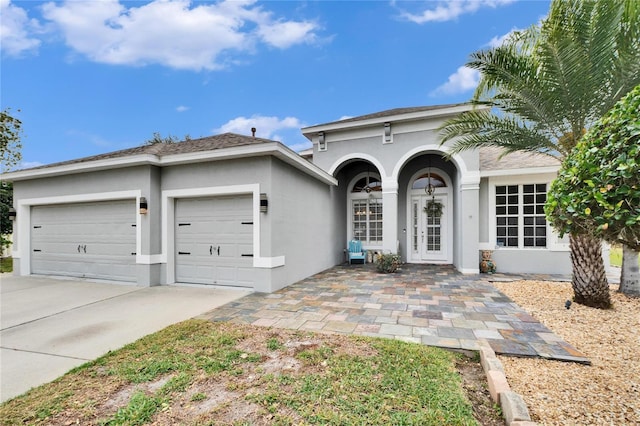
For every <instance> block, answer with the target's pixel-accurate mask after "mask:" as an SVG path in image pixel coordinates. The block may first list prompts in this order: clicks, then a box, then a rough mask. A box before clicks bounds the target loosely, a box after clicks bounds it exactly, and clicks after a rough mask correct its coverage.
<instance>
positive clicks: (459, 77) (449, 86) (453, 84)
mask: <svg viewBox="0 0 640 426" xmlns="http://www.w3.org/2000/svg"><path fill="white" fill-rule="evenodd" d="M479 82H480V72H479V71H477V70H474V69H471V68H467V67H465V66H462V67H460V68H458V70H457V71H456V72H455V73H454V74H451V75H450V76H449V79H448V80H447V82H446V83H444V84H443V85H441V86H439V87H437V88H436V89H435V90H434V91H433V92H431V96H438V95H454V94H458V93H464V92H467V91H469V90H474V89H475V88H476V87H477V86H478V83H479Z"/></svg>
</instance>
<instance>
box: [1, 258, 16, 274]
mask: <svg viewBox="0 0 640 426" xmlns="http://www.w3.org/2000/svg"><path fill="white" fill-rule="evenodd" d="M2 272H13V258H12V257H0V273H2Z"/></svg>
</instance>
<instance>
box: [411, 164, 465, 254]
mask: <svg viewBox="0 0 640 426" xmlns="http://www.w3.org/2000/svg"><path fill="white" fill-rule="evenodd" d="M429 170H431V171H432V172H434V173H436V174H438V175H439V176H441V177H442V178H443V179H444V181H445V184H446V185H447V186H446V187H445V188H436V190H435V192H434V194H435V195H436V196H438V195H440V196H441V197H444V198H445V199H446V205H447V208H446V211H445V213H444V214H446V228H445V232H446V242H445V244H446V253H445V254H444V259H433V260H420V259H412V256H413V244H412V238H411V237H412V235H413V221H412V220H411V219H412V215H413V209H412V204H413V197H414V196H417V195H418V190H413V189H412V188H411V187H412V186H413V183H414V181H415V180H416V179H417V178H418V177H419V176H420V175H423V174H425V173H427V172H428V171H429ZM414 191H415V192H414ZM421 192H424V191H421ZM419 195H420V196H422V195H423V194H421V193H420V194H419ZM453 202H454V197H453V181H452V180H451V177H450V176H449V175H448V174H447V172H445V171H444V170H442V169H439V168H437V167H431V168H430V169H429V168H423V169H420V170H418V171H417V172H415V173H414V174H413V175H411V178H410V179H409V183H408V184H407V192H406V222H405V223H406V226H407V227H406V229H407V232H406V252H407V262H408V263H433V264H452V263H453V244H454V242H453V224H454V221H453V210H454V206H453ZM418 210H420V209H418ZM418 214H420V211H419V212H418Z"/></svg>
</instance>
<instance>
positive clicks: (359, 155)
mask: <svg viewBox="0 0 640 426" xmlns="http://www.w3.org/2000/svg"><path fill="white" fill-rule="evenodd" d="M349 160H366V161H368V162H370V163H371V164H373V166H374V167H375V168H376V169H378V173H379V174H380V178H381V179H384V178H385V177H387V172H386V171H385V170H384V167H383V166H382V163H381V162H380V161H378V159H377V158H375V157H374V156H372V155H369V154H365V153H363V152H354V153H352V154H347V155H343V156H342V157H340V158H338V159H337V160H336V161H334V162H333V165H332V166H331V167H329V174H330V175H331V176H333V175H334V173H335V172H336V170H337V169H338V167H340V166H341V165H342V164H344V163H345V162H347V161H349Z"/></svg>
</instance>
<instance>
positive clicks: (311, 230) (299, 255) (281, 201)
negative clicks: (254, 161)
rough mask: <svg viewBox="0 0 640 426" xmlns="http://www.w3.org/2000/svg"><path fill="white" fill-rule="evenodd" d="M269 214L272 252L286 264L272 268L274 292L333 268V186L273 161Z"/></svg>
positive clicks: (334, 237) (334, 225)
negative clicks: (282, 258)
mask: <svg viewBox="0 0 640 426" xmlns="http://www.w3.org/2000/svg"><path fill="white" fill-rule="evenodd" d="M271 162H272V168H271V171H272V174H271V187H272V188H273V190H272V191H271V194H270V196H269V211H268V213H266V214H265V217H266V218H267V221H268V222H269V223H270V225H271V226H270V228H271V231H272V235H271V253H272V255H273V256H284V257H285V264H284V266H282V267H279V268H275V269H273V275H274V279H273V283H274V285H273V287H272V289H271V290H272V291H275V290H278V289H280V288H282V287H285V286H288V285H290V284H293V283H295V282H296V281H299V280H301V279H303V278H306V277H308V276H310V275H312V274H315V273H317V272H321V271H323V270H325V269H327V268H330V267H332V266H334V265H335V264H336V263H338V262H337V261H336V259H338V258H339V256H340V255H342V253H341V250H340V253H337V247H336V240H337V238H336V234H337V233H338V232H337V227H338V224H337V223H336V221H335V218H334V216H333V215H332V211H333V204H332V191H331V189H332V187H331V186H329V185H326V184H324V183H322V182H319V181H318V180H316V179H314V178H312V177H310V176H308V175H306V174H304V173H302V172H300V171H298V170H296V169H294V168H292V167H289V166H288V165H286V164H284V163H282V162H281V161H279V160H277V159H271Z"/></svg>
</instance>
